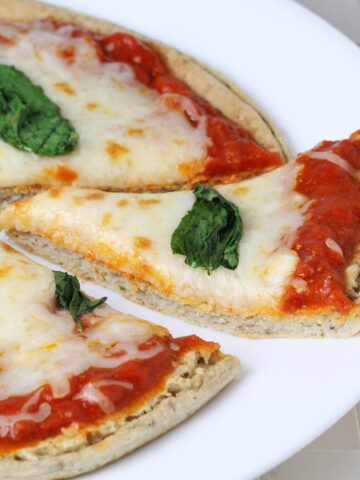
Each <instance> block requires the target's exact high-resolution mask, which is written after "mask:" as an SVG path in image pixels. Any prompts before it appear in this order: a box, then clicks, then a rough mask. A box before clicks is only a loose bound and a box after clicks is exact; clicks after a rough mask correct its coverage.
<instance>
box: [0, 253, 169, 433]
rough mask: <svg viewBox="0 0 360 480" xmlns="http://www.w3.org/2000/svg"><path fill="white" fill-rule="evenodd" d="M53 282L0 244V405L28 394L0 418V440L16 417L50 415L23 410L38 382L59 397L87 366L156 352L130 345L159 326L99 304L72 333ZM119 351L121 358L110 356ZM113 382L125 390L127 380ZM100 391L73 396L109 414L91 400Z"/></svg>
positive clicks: (44, 408)
mask: <svg viewBox="0 0 360 480" xmlns="http://www.w3.org/2000/svg"><path fill="white" fill-rule="evenodd" d="M53 277H54V275H53V273H52V271H51V270H49V269H47V268H45V267H43V266H41V265H38V264H36V263H34V262H32V261H31V260H30V259H28V258H27V257H25V256H23V255H22V254H20V253H18V252H16V251H14V250H12V249H11V248H10V247H8V246H7V245H4V244H0V331H1V336H0V401H1V400H4V399H7V398H9V397H13V396H18V395H27V394H29V393H32V392H35V393H34V395H33V396H31V397H30V399H29V400H28V402H27V403H26V404H25V405H24V406H23V409H22V411H21V412H20V413H19V414H17V415H0V436H1V435H3V436H4V435H6V434H7V433H8V432H9V431H10V430H9V429H11V428H12V426H13V425H14V424H15V423H16V422H17V421H19V420H27V419H28V420H33V421H38V422H40V421H42V420H44V418H46V417H47V416H48V415H49V414H50V413H51V407H50V405H49V404H47V403H42V404H40V405H39V408H38V410H37V411H36V412H35V413H34V412H33V413H29V412H28V409H29V407H30V406H31V405H32V404H34V403H36V402H37V399H38V396H39V393H40V390H38V389H40V388H41V387H42V386H44V385H45V384H49V385H50V386H51V388H52V392H53V395H54V396H55V397H62V396H64V395H67V394H68V393H69V391H70V384H69V378H70V377H72V376H75V375H79V374H81V373H82V372H84V371H86V370H87V369H89V368H90V367H100V368H112V367H117V366H119V365H121V364H123V363H125V362H127V361H129V360H132V359H135V358H140V359H144V358H150V357H152V356H154V355H156V354H157V353H159V352H160V351H161V350H162V349H163V346H162V345H161V344H160V343H159V342H157V343H156V342H155V344H154V346H152V347H151V348H149V349H146V350H139V349H138V345H140V344H141V343H143V342H145V341H147V340H148V339H149V338H150V337H152V336H153V335H154V334H156V335H160V336H163V335H165V334H167V331H166V330H165V329H163V328H161V327H157V326H155V325H152V324H149V323H147V322H145V321H142V320H138V319H136V318H133V317H130V316H128V315H124V314H122V313H119V312H117V311H115V310H112V309H111V308H110V307H109V306H107V305H102V306H99V307H97V308H96V310H95V311H94V312H92V313H89V314H86V317H87V318H86V322H87V325H88V326H87V327H86V329H85V330H84V332H79V331H78V330H77V328H76V327H75V324H74V321H73V319H72V317H71V315H70V313H69V311H67V310H63V309H57V305H56V302H55V285H54V278H53ZM121 351H124V354H122V355H115V354H116V353H119V352H121ZM103 382H104V381H103ZM113 383H116V381H114V382H113ZM121 384H122V386H123V387H124V388H127V389H132V388H133V385H132V384H131V383H129V382H121ZM101 386H103V385H102V384H101V382H98V384H92V383H88V384H87V385H85V387H84V388H83V390H82V391H81V392H79V394H78V395H79V396H81V398H82V399H84V400H86V401H88V402H90V403H94V402H98V403H100V404H101V406H102V408H103V409H104V410H106V412H107V411H111V408H112V407H111V404H110V402H109V400H108V399H107V402H104V400H103V399H101V398H99V395H100V394H101V392H100V390H98V394H97V397H96V389H97V388H99V387H101Z"/></svg>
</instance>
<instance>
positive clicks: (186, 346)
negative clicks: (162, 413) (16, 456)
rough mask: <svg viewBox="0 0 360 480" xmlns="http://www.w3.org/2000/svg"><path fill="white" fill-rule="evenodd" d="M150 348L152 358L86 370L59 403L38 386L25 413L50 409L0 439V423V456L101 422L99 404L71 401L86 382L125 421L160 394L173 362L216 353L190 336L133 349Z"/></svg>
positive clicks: (20, 400) (17, 406)
mask: <svg viewBox="0 0 360 480" xmlns="http://www.w3.org/2000/svg"><path fill="white" fill-rule="evenodd" d="M154 342H157V343H159V342H160V343H161V344H162V346H163V348H164V349H163V350H162V351H161V352H160V353H158V354H157V355H155V356H154V357H151V358H148V359H145V360H144V359H142V360H131V361H128V362H126V363H124V364H122V365H120V366H119V367H116V368H89V369H88V370H86V371H85V372H83V373H82V374H80V375H78V376H74V377H72V378H71V379H70V393H69V394H68V395H66V396H64V397H61V398H54V397H53V394H52V390H51V387H50V386H49V385H44V386H42V387H41V388H40V389H39V390H38V391H40V395H39V396H38V398H37V399H36V401H35V402H34V403H33V404H32V405H31V406H29V408H28V409H27V412H28V413H35V412H37V411H39V406H40V405H41V404H42V403H44V402H46V403H47V404H49V405H50V407H51V413H50V415H49V416H48V417H47V418H45V419H44V420H43V421H42V422H39V423H38V422H35V421H32V420H23V421H18V422H16V423H15V424H14V425H13V426H12V428H11V429H10V430H9V431H8V432H7V433H6V434H5V435H4V433H1V423H0V454H1V453H6V452H11V451H12V450H14V449H17V448H20V447H24V446H30V445H33V444H36V443H37V442H40V441H41V440H45V439H47V438H51V437H54V436H56V435H59V434H61V433H62V429H63V428H66V427H70V426H74V424H76V426H77V428H79V429H84V428H86V426H89V425H94V424H96V422H98V421H101V420H102V419H104V417H105V416H106V413H104V411H103V410H102V409H101V408H100V406H99V404H97V403H89V402H86V401H84V400H81V399H79V398H74V397H76V395H77V394H78V393H79V392H80V391H81V389H82V388H83V387H84V386H85V385H86V384H88V383H89V382H103V386H101V387H100V391H101V393H102V394H104V395H105V396H106V398H107V399H108V400H110V401H111V402H112V404H113V405H114V412H113V413H115V414H116V412H119V411H120V410H121V411H122V412H125V414H126V415H131V413H133V412H134V411H136V409H137V407H140V406H141V405H142V404H143V403H145V402H146V400H147V399H148V398H151V397H152V396H154V395H156V394H157V392H160V391H161V390H162V388H163V386H164V383H165V381H166V378H167V377H168V375H170V374H171V373H172V372H173V371H174V370H175V368H176V365H177V363H178V361H179V359H180V358H181V356H182V355H184V354H185V353H186V352H187V351H190V350H195V349H198V348H205V349H207V350H210V351H211V352H214V353H215V354H216V353H217V352H218V348H219V347H218V345H217V344H215V343H212V342H205V341H204V340H201V339H200V338H199V337H197V336H195V335H190V336H187V337H181V338H177V339H173V338H172V337H171V336H170V335H169V336H167V337H164V338H160V337H158V336H154V337H152V338H151V339H150V340H148V341H147V342H146V343H144V344H143V345H141V346H140V347H139V349H140V350H141V349H142V350H146V349H149V348H151V347H152V346H153V345H154ZM174 343H175V344H176V345H177V347H178V349H177V350H174V348H172V347H173V344H174ZM104 381H105V382H104ZM111 381H114V382H119V381H121V382H127V383H131V384H132V385H133V388H132V389H129V388H125V387H124V386H121V385H119V384H118V385H117V384H116V383H114V384H111ZM104 383H105V385H104ZM106 383H107V384H106ZM95 385H96V383H95ZM34 393H36V392H33V393H31V394H29V395H25V396H21V397H11V398H8V399H6V400H2V401H0V415H14V414H19V413H20V412H21V409H22V407H23V406H24V405H25V404H26V403H27V402H28V401H29V400H30V399H31V397H32V396H33V395H34Z"/></svg>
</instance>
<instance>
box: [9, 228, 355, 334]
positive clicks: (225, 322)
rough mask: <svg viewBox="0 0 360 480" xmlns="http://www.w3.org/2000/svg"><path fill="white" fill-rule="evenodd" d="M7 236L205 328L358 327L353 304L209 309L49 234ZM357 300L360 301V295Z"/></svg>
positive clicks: (351, 330) (318, 330) (350, 330)
mask: <svg viewBox="0 0 360 480" xmlns="http://www.w3.org/2000/svg"><path fill="white" fill-rule="evenodd" d="M7 235H8V236H9V237H10V238H11V239H13V240H14V241H15V242H16V243H17V244H19V245H20V246H21V247H23V248H25V249H26V250H27V251H30V252H31V253H34V254H35V255H39V256H41V257H43V258H46V259H47V260H49V261H51V262H55V263H57V264H58V265H61V266H62V267H63V268H65V269H66V270H69V271H71V272H72V273H74V274H76V275H78V276H79V277H81V278H83V279H84V280H89V281H92V282H95V283H97V284H99V285H103V286H104V287H107V288H110V289H111V290H114V291H116V292H118V293H121V295H123V296H124V297H125V298H127V299H129V300H132V301H133V302H136V303H139V304H141V305H144V306H146V307H149V308H152V309H154V310H157V311H160V312H162V313H165V314H167V315H173V316H175V317H178V318H181V319H183V320H185V321H187V322H190V323H193V324H195V325H199V326H201V327H207V328H209V327H210V328H213V329H215V330H221V331H224V332H226V333H230V334H232V335H236V336H239V337H247V338H269V337H299V338H300V337H301V338H302V337H349V336H351V335H354V334H355V333H357V332H359V331H360V307H355V308H354V309H352V310H351V312H350V313H349V314H347V315H341V314H340V313H339V312H336V311H335V310H334V311H332V312H327V313H324V314H316V313H314V314H311V313H303V314H301V313H296V314H293V315H290V314H284V313H279V315H277V316H276V315H274V314H266V313H264V314H261V315H260V314H258V315H251V314H249V315H245V314H237V313H232V312H228V311H225V310H220V309H216V308H214V309H212V310H209V309H208V308H207V305H192V304H186V303H185V302H184V301H183V300H182V299H180V298H174V297H169V296H167V295H165V294H163V293H161V292H158V291H156V290H154V288H152V287H151V286H149V285H148V284H146V283H144V282H139V281H136V280H134V279H127V278H125V277H124V276H123V275H121V274H120V273H118V272H115V271H113V270H110V269H109V268H108V267H106V266H105V265H104V264H102V263H99V262H95V261H90V260H88V259H86V258H85V257H84V256H82V255H81V254H79V253H76V252H72V251H70V250H68V249H66V248H65V247H62V246H60V245H56V244H54V243H52V242H51V240H49V239H48V238H47V237H43V236H40V235H34V234H31V233H26V232H19V231H15V230H10V231H8V232H7ZM358 260H360V259H358ZM354 262H356V260H354ZM354 262H353V263H354ZM354 264H355V263H354ZM357 299H358V301H359V302H360V297H359V293H357Z"/></svg>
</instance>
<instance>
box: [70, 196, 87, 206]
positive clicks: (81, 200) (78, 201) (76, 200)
mask: <svg viewBox="0 0 360 480" xmlns="http://www.w3.org/2000/svg"><path fill="white" fill-rule="evenodd" d="M85 200H86V199H85V197H81V196H79V195H74V196H73V202H74V203H75V205H84V203H85Z"/></svg>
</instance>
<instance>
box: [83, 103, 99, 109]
mask: <svg viewBox="0 0 360 480" xmlns="http://www.w3.org/2000/svg"><path fill="white" fill-rule="evenodd" d="M86 108H87V109H88V110H95V109H96V108H99V105H98V104H97V103H87V104H86Z"/></svg>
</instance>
